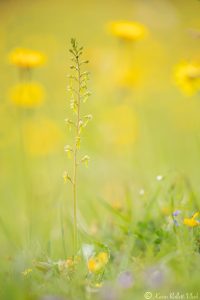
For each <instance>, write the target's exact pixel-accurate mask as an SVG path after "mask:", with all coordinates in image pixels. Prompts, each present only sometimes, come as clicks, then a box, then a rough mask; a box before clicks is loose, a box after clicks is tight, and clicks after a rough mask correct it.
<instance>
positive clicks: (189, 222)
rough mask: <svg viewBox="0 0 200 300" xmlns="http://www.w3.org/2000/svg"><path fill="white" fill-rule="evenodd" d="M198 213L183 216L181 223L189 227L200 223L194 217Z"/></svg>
mask: <svg viewBox="0 0 200 300" xmlns="http://www.w3.org/2000/svg"><path fill="white" fill-rule="evenodd" d="M198 215H199V212H197V213H195V214H194V215H193V216H192V218H185V219H184V220H183V223H184V224H185V225H187V226H189V227H195V226H198V225H200V222H199V221H197V220H195V218H196V217H197V216H198Z"/></svg>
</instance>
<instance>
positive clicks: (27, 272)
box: [22, 268, 33, 276]
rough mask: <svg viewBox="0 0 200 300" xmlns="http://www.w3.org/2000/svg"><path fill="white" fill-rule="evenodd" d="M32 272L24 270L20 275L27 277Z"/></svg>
mask: <svg viewBox="0 0 200 300" xmlns="http://www.w3.org/2000/svg"><path fill="white" fill-rule="evenodd" d="M32 271H33V270H32V269H30V268H29V269H26V270H24V271H23V272H22V275H23V276H28V275H29V274H30V273H31V272H32Z"/></svg>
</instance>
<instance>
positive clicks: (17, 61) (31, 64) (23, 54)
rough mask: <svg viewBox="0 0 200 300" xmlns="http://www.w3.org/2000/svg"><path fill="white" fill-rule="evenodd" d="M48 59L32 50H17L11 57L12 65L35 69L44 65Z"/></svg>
mask: <svg viewBox="0 0 200 300" xmlns="http://www.w3.org/2000/svg"><path fill="white" fill-rule="evenodd" d="M45 60H46V57H45V55H44V54H42V53H40V52H38V51H33V50H30V49H23V48H17V49H15V50H13V51H12V52H11V53H10V55H9V61H10V63H11V64H12V65H15V66H17V67H19V68H35V67H39V66H40V65H42V64H44V62H45Z"/></svg>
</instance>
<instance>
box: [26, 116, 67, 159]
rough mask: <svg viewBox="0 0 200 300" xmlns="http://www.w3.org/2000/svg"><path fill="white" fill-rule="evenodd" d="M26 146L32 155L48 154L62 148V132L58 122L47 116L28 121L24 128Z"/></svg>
mask: <svg viewBox="0 0 200 300" xmlns="http://www.w3.org/2000/svg"><path fill="white" fill-rule="evenodd" d="M23 135H24V146H25V149H26V151H27V152H28V153H30V154H31V155H36V156H37V155H47V154H51V153H53V152H55V151H56V150H57V149H58V148H60V146H61V145H60V142H61V139H62V133H61V131H60V129H59V127H58V126H57V124H56V123H55V122H54V121H52V120H49V119H47V118H44V119H39V120H36V121H35V122H34V121H33V120H29V121H26V123H24V128H23Z"/></svg>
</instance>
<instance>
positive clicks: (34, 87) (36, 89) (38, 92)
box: [10, 82, 45, 108]
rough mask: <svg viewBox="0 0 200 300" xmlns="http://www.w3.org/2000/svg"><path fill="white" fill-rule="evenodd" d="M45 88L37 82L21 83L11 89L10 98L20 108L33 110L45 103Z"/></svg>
mask: <svg viewBox="0 0 200 300" xmlns="http://www.w3.org/2000/svg"><path fill="white" fill-rule="evenodd" d="M44 95H45V92H44V88H43V87H42V85H40V84H38V83H36V82H26V83H19V84H17V85H15V86H14V87H12V88H11V90H10V98H11V100H12V102H13V103H14V104H15V105H16V106H19V107H24V108H32V107H38V106H40V105H41V104H42V103H43V101H44Z"/></svg>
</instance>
